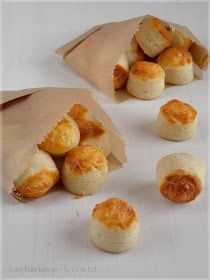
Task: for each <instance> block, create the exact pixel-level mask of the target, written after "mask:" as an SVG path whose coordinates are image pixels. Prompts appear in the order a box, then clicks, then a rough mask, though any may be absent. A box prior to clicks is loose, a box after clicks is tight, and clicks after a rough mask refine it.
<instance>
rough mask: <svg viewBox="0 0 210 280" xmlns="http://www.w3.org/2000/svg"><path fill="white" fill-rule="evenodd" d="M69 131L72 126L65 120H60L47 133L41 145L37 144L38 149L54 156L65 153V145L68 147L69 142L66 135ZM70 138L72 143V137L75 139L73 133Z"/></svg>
mask: <svg viewBox="0 0 210 280" xmlns="http://www.w3.org/2000/svg"><path fill="white" fill-rule="evenodd" d="M70 130H73V126H72V124H71V123H70V122H69V121H68V120H67V119H66V118H62V120H61V121H59V122H58V123H57V125H56V126H55V127H54V128H53V129H52V130H51V131H50V132H49V133H48V135H47V136H46V137H45V139H44V140H43V141H42V142H41V144H38V147H39V148H40V149H41V150H44V151H46V152H49V153H51V154H54V155H56V154H62V153H63V152H66V149H67V148H68V147H67V145H69V140H70V139H69V137H66V134H69V131H70ZM71 136H72V141H73V137H75V135H74V133H72V135H71ZM67 139H68V141H67ZM67 142H68V143H67Z"/></svg>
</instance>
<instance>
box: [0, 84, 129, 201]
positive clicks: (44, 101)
mask: <svg viewBox="0 0 210 280" xmlns="http://www.w3.org/2000/svg"><path fill="white" fill-rule="evenodd" d="M0 100H1V105H2V106H1V114H2V123H3V126H2V132H3V134H2V135H3V139H2V140H3V141H2V144H3V145H2V155H3V158H2V160H3V180H2V183H3V188H4V189H5V190H6V191H7V192H8V193H9V194H11V195H12V196H13V197H15V198H16V199H18V200H20V201H23V199H22V198H21V197H19V196H17V194H16V193H15V192H14V190H13V180H14V179H15V178H17V176H19V174H20V173H21V172H22V171H23V170H24V168H25V167H26V164H27V160H28V159H29V157H30V156H31V155H32V153H33V152H34V151H35V149H36V144H37V143H40V142H41V140H42V139H43V137H44V136H45V135H46V134H47V133H48V132H49V131H50V130H51V129H52V127H53V126H54V125H55V124H56V123H57V122H58V121H59V120H60V119H61V118H62V117H63V116H65V115H66V114H67V112H68V111H69V109H70V107H71V106H72V105H73V104H74V103H80V104H83V105H84V106H86V107H87V108H88V109H89V110H90V111H92V112H93V114H94V116H95V117H96V119H98V120H100V121H102V122H103V123H104V125H105V126H106V128H107V130H108V132H109V136H110V141H111V150H112V152H111V155H110V156H109V157H108V163H109V170H114V169H116V168H118V167H120V166H122V165H123V164H124V163H126V161H127V159H126V154H125V143H124V141H123V138H122V136H121V135H120V133H119V131H118V129H117V128H116V126H115V125H114V123H113V122H112V121H111V119H110V118H109V116H108V115H107V114H106V113H105V112H104V111H103V109H102V108H101V107H100V106H99V104H98V103H97V101H96V99H95V98H94V97H93V95H92V93H91V92H90V91H89V90H86V89H66V88H38V89H27V90H21V91H13V92H12V91H11V92H10V91H8V92H6V91H5V92H0Z"/></svg>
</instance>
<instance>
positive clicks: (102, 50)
mask: <svg viewBox="0 0 210 280" xmlns="http://www.w3.org/2000/svg"><path fill="white" fill-rule="evenodd" d="M145 17H150V16H145ZM143 18H144V17H138V18H133V19H130V20H126V21H120V22H113V23H107V24H104V25H98V26H95V27H93V28H92V29H90V30H89V31H88V32H86V33H84V34H83V35H81V36H80V37H78V38H76V39H75V40H73V41H71V42H69V43H68V44H66V45H64V46H62V47H60V48H58V49H57V50H56V52H57V53H58V54H60V55H62V56H63V59H64V60H65V61H66V62H67V63H68V64H70V65H71V66H72V67H73V68H74V69H75V70H76V71H77V72H78V73H79V74H80V75H81V76H82V77H84V78H85V79H87V80H88V81H90V82H91V83H92V84H94V85H95V86H96V87H98V88H99V89H100V90H101V91H103V92H104V93H106V94H107V95H109V96H111V97H114V96H115V97H116V95H115V91H114V86H113V71H114V67H115V64H116V62H117V61H118V59H119V57H120V55H121V54H122V53H123V51H124V50H125V49H129V48H130V41H131V39H132V37H133V35H134V34H135V32H136V31H137V30H138V26H139V24H140V22H141V21H142V19H143ZM163 22H164V21H163ZM164 23H165V24H166V25H169V26H170V27H171V28H174V29H177V30H178V31H181V32H182V33H183V34H184V35H186V36H187V37H189V38H190V39H191V40H192V41H193V43H192V46H191V48H190V51H191V53H192V56H193V61H194V62H195V68H194V72H195V76H196V77H197V78H199V79H202V70H205V69H206V68H207V65H208V60H209V56H208V50H207V49H206V48H205V47H204V46H203V45H202V44H201V42H199V40H198V39H197V38H196V37H195V36H194V35H193V33H192V32H191V31H190V30H189V29H188V28H187V27H185V26H182V25H178V24H174V23H170V22H164ZM123 91H124V92H125V89H123Z"/></svg>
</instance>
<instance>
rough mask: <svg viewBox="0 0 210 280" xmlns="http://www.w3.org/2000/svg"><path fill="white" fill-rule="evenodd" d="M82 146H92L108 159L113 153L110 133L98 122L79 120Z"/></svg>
mask: <svg viewBox="0 0 210 280" xmlns="http://www.w3.org/2000/svg"><path fill="white" fill-rule="evenodd" d="M77 124H78V127H79V130H80V143H79V145H81V146H86V145H91V146H93V147H96V148H98V149H100V150H102V152H103V153H104V155H105V157H107V156H108V155H109V154H110V153H111V145H110V140H109V133H108V131H107V129H106V128H105V127H104V126H103V124H102V123H100V122H96V121H87V120H82V119H81V120H78V121H77Z"/></svg>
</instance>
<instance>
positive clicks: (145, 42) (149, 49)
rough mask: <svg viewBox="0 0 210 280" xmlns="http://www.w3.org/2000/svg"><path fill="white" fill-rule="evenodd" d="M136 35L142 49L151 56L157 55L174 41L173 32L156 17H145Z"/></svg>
mask: <svg viewBox="0 0 210 280" xmlns="http://www.w3.org/2000/svg"><path fill="white" fill-rule="evenodd" d="M135 37H136V40H137V42H138V43H139V45H140V47H141V48H142V50H143V51H144V52H145V53H146V54H147V55H148V56H150V57H155V56H157V55H158V54H159V53H160V52H162V51H163V50H164V49H165V48H167V47H169V46H170V45H171V43H172V34H171V32H170V31H169V30H167V28H166V26H165V25H164V24H163V23H162V22H161V21H160V20H159V19H158V18H155V17H149V18H145V19H143V20H142V22H141V23H140V25H139V29H138V31H137V32H136V34H135Z"/></svg>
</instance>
